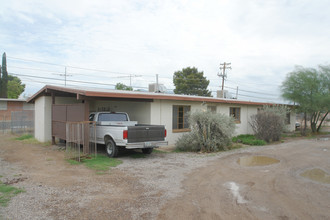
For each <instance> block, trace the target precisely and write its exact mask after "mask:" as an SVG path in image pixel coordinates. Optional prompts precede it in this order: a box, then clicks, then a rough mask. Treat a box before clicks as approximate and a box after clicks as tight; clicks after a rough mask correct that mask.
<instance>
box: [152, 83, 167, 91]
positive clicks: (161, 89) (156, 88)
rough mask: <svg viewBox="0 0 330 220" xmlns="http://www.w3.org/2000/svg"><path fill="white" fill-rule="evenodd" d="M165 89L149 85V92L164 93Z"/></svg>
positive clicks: (161, 85)
mask: <svg viewBox="0 0 330 220" xmlns="http://www.w3.org/2000/svg"><path fill="white" fill-rule="evenodd" d="M165 91H166V87H165V86H164V85H163V84H157V83H151V84H149V92H155V93H165Z"/></svg>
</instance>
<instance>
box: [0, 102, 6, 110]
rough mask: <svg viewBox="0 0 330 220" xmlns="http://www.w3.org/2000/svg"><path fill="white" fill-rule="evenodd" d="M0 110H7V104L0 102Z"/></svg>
mask: <svg viewBox="0 0 330 220" xmlns="http://www.w3.org/2000/svg"><path fill="white" fill-rule="evenodd" d="M0 110H7V102H6V101H4V102H2V101H0Z"/></svg>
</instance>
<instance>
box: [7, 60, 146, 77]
mask: <svg viewBox="0 0 330 220" xmlns="http://www.w3.org/2000/svg"><path fill="white" fill-rule="evenodd" d="M8 58H9V59H13V60H21V61H25V62H34V63H40V64H46V65H52V66H61V67H68V68H72V69H80V70H87V71H95V72H102V73H115V74H122V75H130V74H132V73H123V72H115V71H108V70H99V69H93V68H85V67H77V66H70V65H63V64H56V63H50V62H44V61H37V60H30V59H23V58H18V57H12V56H9V57H8ZM149 75H150V74H149ZM145 76H147V75H146V74H145ZM150 76H151V75H150Z"/></svg>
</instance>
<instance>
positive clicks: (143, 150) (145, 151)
mask: <svg viewBox="0 0 330 220" xmlns="http://www.w3.org/2000/svg"><path fill="white" fill-rule="evenodd" d="M152 150H153V148H142V152H143V153H144V154H151V153H152Z"/></svg>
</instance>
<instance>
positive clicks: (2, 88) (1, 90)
mask: <svg viewBox="0 0 330 220" xmlns="http://www.w3.org/2000/svg"><path fill="white" fill-rule="evenodd" d="M7 90H8V72H7V58H6V53H3V55H2V66H1V71H0V98H8V94H7Z"/></svg>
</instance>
